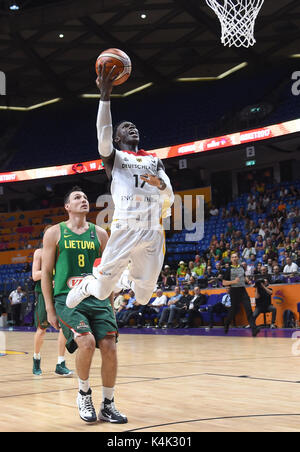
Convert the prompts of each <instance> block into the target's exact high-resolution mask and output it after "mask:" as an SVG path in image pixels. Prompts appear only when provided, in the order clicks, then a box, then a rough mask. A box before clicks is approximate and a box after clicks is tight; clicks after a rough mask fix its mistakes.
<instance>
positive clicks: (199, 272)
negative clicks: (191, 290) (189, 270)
mask: <svg viewBox="0 0 300 452" xmlns="http://www.w3.org/2000/svg"><path fill="white" fill-rule="evenodd" d="M205 269H206V262H205V259H204V258H203V257H202V258H201V260H200V261H199V262H198V263H197V264H196V265H195V266H194V269H193V271H194V273H195V277H196V278H199V276H203V275H204V273H205Z"/></svg>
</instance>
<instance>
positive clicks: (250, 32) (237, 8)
mask: <svg viewBox="0 0 300 452" xmlns="http://www.w3.org/2000/svg"><path fill="white" fill-rule="evenodd" d="M206 3H207V4H208V6H210V8H212V9H213V10H214V12H215V13H216V15H217V16H218V18H219V20H220V23H221V28H222V37H221V42H222V43H223V44H224V46H229V47H231V46H236V47H242V46H243V47H250V46H253V45H254V44H255V42H256V40H255V38H254V25H255V20H256V18H257V15H258V13H259V11H260V9H261V7H262V5H263V3H264V0H206Z"/></svg>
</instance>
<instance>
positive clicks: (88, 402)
mask: <svg viewBox="0 0 300 452" xmlns="http://www.w3.org/2000/svg"><path fill="white" fill-rule="evenodd" d="M77 406H78V411H79V416H80V417H81V419H82V420H83V421H85V422H97V414H96V411H95V408H94V406H93V402H92V390H91V388H90V389H89V390H88V392H83V391H79V392H78V395H77Z"/></svg>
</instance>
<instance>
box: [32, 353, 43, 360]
mask: <svg viewBox="0 0 300 452" xmlns="http://www.w3.org/2000/svg"><path fill="white" fill-rule="evenodd" d="M33 358H34V359H41V354H40V353H34V354H33Z"/></svg>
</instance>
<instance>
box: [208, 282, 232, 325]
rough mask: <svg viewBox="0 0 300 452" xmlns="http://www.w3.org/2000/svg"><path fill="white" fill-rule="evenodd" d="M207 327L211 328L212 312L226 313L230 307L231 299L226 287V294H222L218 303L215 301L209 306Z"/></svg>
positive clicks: (212, 321) (212, 323)
mask: <svg viewBox="0 0 300 452" xmlns="http://www.w3.org/2000/svg"><path fill="white" fill-rule="evenodd" d="M209 308H210V309H209V313H210V318H209V328H213V325H214V314H217V315H220V314H223V313H225V314H228V312H229V309H230V308H231V299H230V289H229V288H228V289H226V294H225V295H223V297H222V300H221V302H220V303H216V304H214V305H213V306H209Z"/></svg>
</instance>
